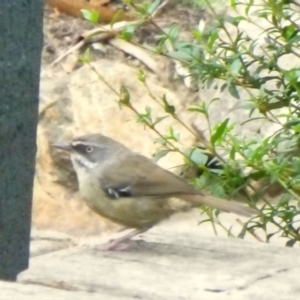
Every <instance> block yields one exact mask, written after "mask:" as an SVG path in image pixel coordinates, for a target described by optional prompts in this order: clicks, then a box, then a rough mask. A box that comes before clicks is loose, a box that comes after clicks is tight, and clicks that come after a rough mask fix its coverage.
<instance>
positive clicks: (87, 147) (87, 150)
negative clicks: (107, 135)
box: [85, 146, 93, 153]
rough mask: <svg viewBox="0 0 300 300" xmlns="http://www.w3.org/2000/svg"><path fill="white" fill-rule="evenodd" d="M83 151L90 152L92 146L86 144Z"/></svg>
mask: <svg viewBox="0 0 300 300" xmlns="http://www.w3.org/2000/svg"><path fill="white" fill-rule="evenodd" d="M85 151H86V152H87V153H91V152H92V151H93V147H91V146H86V147H85Z"/></svg>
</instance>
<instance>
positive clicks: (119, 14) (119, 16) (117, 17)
mask: <svg viewBox="0 0 300 300" xmlns="http://www.w3.org/2000/svg"><path fill="white" fill-rule="evenodd" d="M123 14H124V11H123V10H122V9H119V10H118V11H117V12H116V14H115V15H114V16H113V18H112V20H111V22H110V25H111V26H113V25H114V24H115V23H117V22H119V21H120V20H122V16H123ZM99 17H100V20H101V14H100V16H99Z"/></svg>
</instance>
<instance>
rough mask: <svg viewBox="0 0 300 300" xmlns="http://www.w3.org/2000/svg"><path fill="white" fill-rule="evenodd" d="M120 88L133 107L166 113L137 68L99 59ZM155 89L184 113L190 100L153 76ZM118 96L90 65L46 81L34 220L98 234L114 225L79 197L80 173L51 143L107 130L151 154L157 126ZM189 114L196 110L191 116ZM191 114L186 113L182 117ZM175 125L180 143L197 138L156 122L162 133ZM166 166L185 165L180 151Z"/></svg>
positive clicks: (38, 223) (98, 65)
mask: <svg viewBox="0 0 300 300" xmlns="http://www.w3.org/2000/svg"><path fill="white" fill-rule="evenodd" d="M94 66H95V68H96V69H97V71H98V72H99V73H100V74H101V75H103V76H104V77H105V80H106V81H107V82H109V83H110V84H111V85H112V86H113V88H114V89H116V90H117V91H118V90H119V89H120V86H122V85H124V86H125V87H126V88H127V89H128V91H129V92H130V94H131V99H132V104H133V106H134V107H135V108H136V109H137V110H138V111H139V112H141V113H144V112H145V107H147V106H148V107H151V109H152V116H153V119H155V118H157V117H162V116H165V115H167V113H165V112H164V111H163V108H162V107H161V106H160V105H159V104H157V103H156V102H155V101H153V100H152V99H151V98H150V97H149V95H148V91H147V89H146V88H145V87H144V86H143V84H142V83H141V82H139V81H138V79H137V70H136V69H134V68H132V67H129V66H127V65H125V64H122V63H120V62H114V61H107V60H100V61H98V62H96V63H95V64H94ZM147 84H148V86H149V89H150V91H151V92H152V93H153V94H154V95H155V96H157V97H158V99H159V97H162V96H163V95H166V97H167V99H168V101H169V102H170V103H171V104H172V105H175V107H176V109H177V111H178V112H179V114H181V115H182V114H183V112H184V110H185V108H186V107H187V105H188V101H189V99H180V98H179V97H177V95H176V94H175V93H174V92H172V91H170V90H168V89H166V88H164V87H163V86H161V84H160V83H159V82H158V81H157V80H156V79H155V78H154V76H150V77H149V79H148V80H147ZM116 100H117V95H116V94H114V92H113V91H112V90H111V89H109V88H108V87H107V86H106V85H105V84H104V83H103V82H101V81H99V79H98V78H97V75H96V74H95V73H94V72H93V71H92V70H91V69H90V67H88V66H84V67H82V68H80V69H78V70H77V71H75V72H73V73H72V74H70V75H67V76H64V77H60V78H55V79H49V78H43V79H42V80H41V100H40V114H39V126H38V152H37V161H36V163H37V165H36V177H35V187H34V205H33V225H34V226H35V227H36V228H40V229H42V228H45V229H52V230H59V231H64V232H68V233H72V234H77V235H81V234H95V233H98V232H100V231H101V230H108V229H111V228H113V227H114V226H112V224H111V223H110V222H106V221H104V220H103V219H101V218H100V217H99V216H98V215H95V214H94V213H93V212H92V211H90V210H89V209H88V208H87V206H86V205H85V204H84V203H83V202H82V201H81V200H80V197H79V195H78V192H77V182H76V176H75V173H74V171H73V168H72V167H71V163H70V160H69V157H68V155H67V154H66V153H63V152H62V151H59V150H57V149H54V148H53V147H51V144H53V143H66V142H68V141H70V139H71V138H73V137H75V136H79V135H82V134H87V133H102V134H105V135H108V136H110V137H112V138H114V139H117V140H119V141H120V142H122V143H124V144H125V145H127V146H128V147H130V148H131V149H133V150H135V151H136V152H139V153H141V154H144V155H146V156H148V157H151V155H152V154H153V153H154V152H155V149H157V145H155V144H154V143H153V140H154V139H155V138H157V137H158V136H157V135H156V133H154V132H153V131H151V130H149V129H147V128H145V126H143V125H141V124H137V122H136V115H135V114H134V113H132V111H130V110H129V109H128V108H125V107H123V108H122V110H121V109H120V107H119V105H118V103H117V101H116ZM188 116H189V117H190V116H191V115H188ZM183 117H184V118H185V119H187V116H186V115H185V116H183ZM170 127H172V128H173V129H174V131H175V132H180V136H181V142H182V143H183V144H186V145H190V144H191V143H192V137H191V135H190V134H189V133H188V132H187V130H185V128H183V127H182V126H181V125H180V124H178V122H176V121H174V120H172V118H170V117H169V118H167V119H165V120H163V121H162V122H161V123H159V124H158V125H157V128H158V129H159V132H161V133H163V134H168V131H169V128H170ZM161 162H162V165H163V166H164V167H167V168H170V167H175V166H178V165H180V164H181V162H182V158H181V157H180V155H168V156H167V157H165V158H164V159H162V161H161Z"/></svg>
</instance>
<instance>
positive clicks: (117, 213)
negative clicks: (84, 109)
mask: <svg viewBox="0 0 300 300" xmlns="http://www.w3.org/2000/svg"><path fill="white" fill-rule="evenodd" d="M53 146H54V147H56V148H59V149H62V150H66V151H68V152H70V155H71V161H72V164H73V167H74V169H75V171H76V173H77V178H78V183H79V191H80V194H81V196H82V197H83V199H84V200H85V202H86V204H87V205H88V206H89V207H90V208H91V209H92V210H93V211H95V212H96V213H98V214H99V215H101V216H103V217H105V218H108V219H110V220H112V221H114V222H116V223H119V224H122V225H125V226H126V227H128V228H135V230H134V231H132V232H130V233H129V234H127V235H125V236H124V237H121V238H119V239H115V240H112V241H110V242H108V243H107V244H105V245H101V246H100V247H98V249H102V250H115V249H118V247H119V245H122V244H124V243H125V244H126V243H127V242H128V241H129V240H130V239H131V238H132V237H134V236H136V235H138V234H140V233H143V232H145V231H146V230H148V229H149V228H151V227H152V226H153V225H155V224H157V223H159V222H160V221H162V220H164V219H166V218H168V217H169V216H170V215H172V214H173V213H175V212H178V211H184V210H187V209H190V208H192V207H195V206H200V205H208V206H211V207H213V208H217V209H220V210H223V211H226V212H233V213H236V214H239V215H244V216H252V215H253V214H255V213H257V212H256V210H254V209H252V208H250V207H247V206H245V205H243V204H240V203H237V202H234V201H226V200H222V199H218V198H215V197H212V196H209V195H206V194H204V193H203V192H201V191H199V190H197V189H195V188H194V187H193V186H191V185H189V184H188V183H187V182H186V181H184V180H183V179H182V178H180V177H179V176H177V175H175V174H173V173H171V172H169V171H167V170H165V169H163V168H161V167H160V166H158V165H157V164H155V163H154V162H153V161H151V160H150V159H148V158H147V157H145V156H143V155H140V154H138V153H135V152H133V151H131V150H130V149H129V148H127V147H125V146H124V145H123V144H121V143H119V142H118V141H115V140H113V139H111V138H109V137H107V136H104V135H102V134H90V135H84V136H80V137H77V138H74V139H73V140H72V141H71V142H70V143H69V144H67V145H60V144H55V145H53Z"/></svg>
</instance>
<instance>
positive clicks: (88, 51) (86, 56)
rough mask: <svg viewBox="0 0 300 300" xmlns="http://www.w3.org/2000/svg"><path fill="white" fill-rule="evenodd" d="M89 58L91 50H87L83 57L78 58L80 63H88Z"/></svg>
mask: <svg viewBox="0 0 300 300" xmlns="http://www.w3.org/2000/svg"><path fill="white" fill-rule="evenodd" d="M90 58H91V49H90V48H87V49H86V51H85V52H84V54H83V56H81V57H80V61H82V62H83V63H88V62H90Z"/></svg>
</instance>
